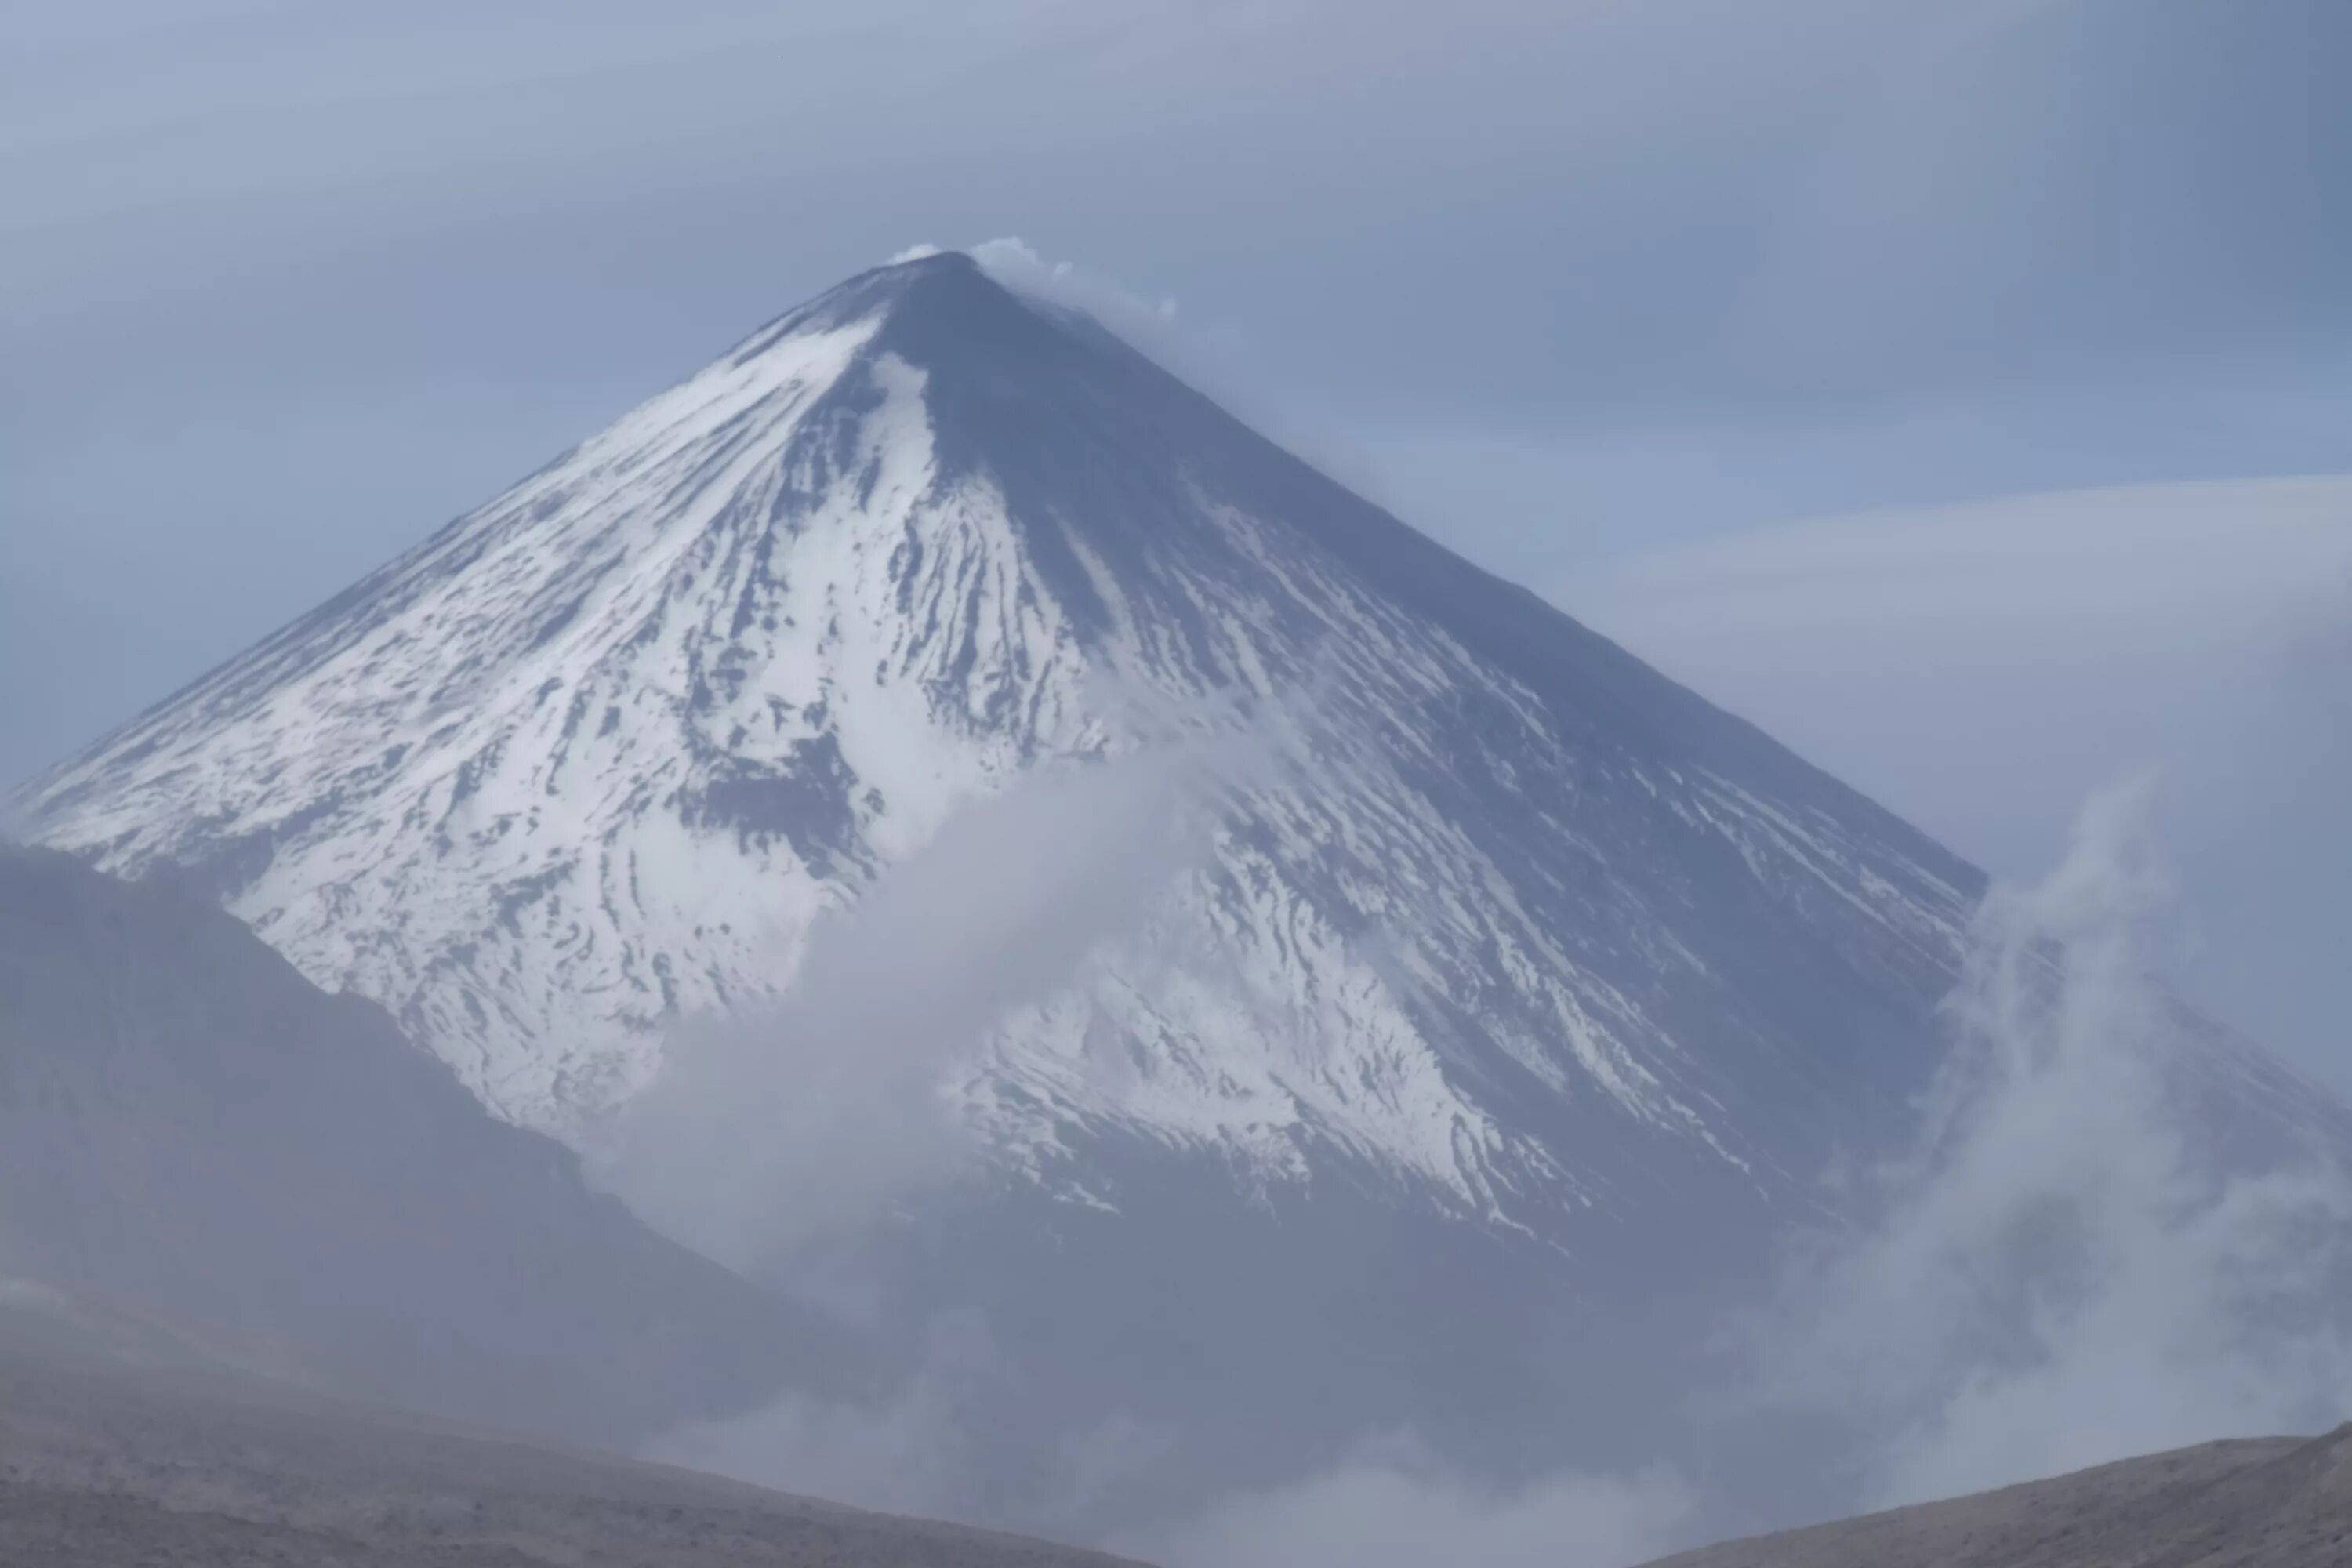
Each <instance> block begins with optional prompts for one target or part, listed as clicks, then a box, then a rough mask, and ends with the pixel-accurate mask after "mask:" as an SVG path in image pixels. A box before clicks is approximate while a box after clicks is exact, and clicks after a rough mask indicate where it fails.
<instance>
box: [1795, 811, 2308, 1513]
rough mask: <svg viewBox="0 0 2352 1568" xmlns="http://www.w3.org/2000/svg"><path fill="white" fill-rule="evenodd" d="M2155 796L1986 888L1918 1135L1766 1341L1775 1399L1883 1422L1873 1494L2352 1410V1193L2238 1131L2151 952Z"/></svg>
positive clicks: (2060, 1467)
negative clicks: (2237, 1142)
mask: <svg viewBox="0 0 2352 1568" xmlns="http://www.w3.org/2000/svg"><path fill="white" fill-rule="evenodd" d="M2146 815H2147V798H2146V791H2145V788H2144V787H2143V788H2141V789H2137V790H2133V791H2128V792H2125V793H2121V794H2118V795H2110V796H2108V797H2105V798H2103V799H2102V800H2100V801H2098V802H2096V803H2095V804H2094V805H2092V806H2091V807H2090V808H2088V809H2086V811H2085V813H2084V816H2083V819H2082V822H2081V824H2080V826H2079V827H2078V830H2077V834H2076V837H2075V842H2074V847H2073V849H2072V850H2071V851H2070V853H2069V854H2068V855H2067V857H2066V858H2065V860H2064V861H2063V864H2062V865H2060V866H2059V868H2057V869H2056V870H2055V871H2054V872H2053V873H2052V875H2051V876H2049V877H2048V878H2047V879H2044V880H2043V881H2042V882H2041V883H2039V884H2037V885H2035V886H2032V887H2030V888H2023V889H1998V890H1996V891H1995V892H1994V893H1993V894H1992V895H1991V896H1990V898H1989V899H1988V900H1986V903H1985V905H1984V907H1983V909H1982V910H1981V913H1980V915H1979V920H1978V925H1977V930H1976V933H1975V939H1974V943H1973V947H1972V949H1971V952H1970V953H1969V959H1968V963H1967V965H1966V969H1965V971H1964V973H1963V976H1962V980H1961V983H1960V985H1959V987H1958V990H1957V991H1956V992H1955V994H1954V996H1953V998H1952V1001H1951V1004H1950V1006H1951V1013H1952V1017H1953V1021H1954V1025H1955V1028H1956V1034H1957V1045H1956V1048H1955V1051H1954V1054H1953V1056H1952V1058H1951V1059H1950V1062H1949V1064H1948V1067H1947V1068H1946V1070H1945V1072H1944V1073H1943V1074H1942V1076H1941V1078H1940V1079H1939V1081H1938V1083H1937V1087H1936V1089H1935V1092H1934V1094H1933V1096H1932V1097H1931V1100H1930V1102H1929V1104H1928V1107H1927V1118H1926V1121H1925V1130H1924V1131H1923V1134H1922V1136H1921V1138H1920V1141H1919V1142H1918V1145H1917V1147H1916V1150H1915V1151H1914V1152H1913V1153H1912V1155H1911V1156H1910V1157H1909V1158H1907V1159H1906V1160H1905V1161H1903V1162H1900V1163H1897V1164H1895V1165H1894V1166H1891V1167H1889V1168H1887V1169H1885V1170H1881V1171H1878V1172H1874V1173H1871V1175H1870V1177H1869V1178H1868V1179H1867V1180H1866V1181H1865V1182H1864V1191H1863V1194H1862V1195H1863V1198H1864V1206H1865V1212H1869V1213H1872V1214H1873V1215H1874V1219H1873V1221H1872V1222H1871V1223H1870V1224H1869V1225H1867V1226H1865V1227H1864V1229H1862V1230H1861V1231H1859V1232H1858V1233H1856V1234H1853V1235H1851V1236H1846V1237H1833V1238H1829V1239H1827V1240H1825V1241H1822V1243H1820V1245H1818V1246H1817V1247H1813V1248H1811V1249H1809V1250H1806V1251H1804V1252H1802V1253H1801V1256H1800V1257H1799V1258H1798V1259H1797V1261H1796V1264H1795V1266H1794V1267H1793V1268H1792V1269H1791V1271H1790V1285H1789V1287H1788V1289H1787V1292H1786V1294H1785V1296H1784V1299H1783V1300H1781V1302H1780V1304H1779V1307H1778V1309H1777V1312H1776V1315H1775V1316H1774V1317H1773V1319H1772V1320H1771V1325H1772V1326H1771V1327H1770V1328H1769V1329H1768V1330H1767V1331H1766V1332H1765V1333H1764V1334H1763V1335H1762V1336H1761V1338H1760V1339H1759V1348H1760V1350H1761V1352H1762V1361H1761V1365H1760V1370H1759V1379H1760V1382H1761V1385H1762V1387H1763V1388H1764V1390H1765V1394H1766V1400H1767V1403H1768V1404H1777V1405H1781V1406H1784V1407H1798V1408H1808V1409H1814V1410H1819V1411H1823V1412H1827V1413H1830V1414H1832V1415H1836V1416H1838V1417H1840V1418H1842V1419H1843V1420H1844V1421H1846V1422H1848V1423H1849V1424H1850V1425H1851V1426H1852V1427H1853V1429H1854V1430H1855V1431H1857V1432H1858V1433H1859V1434H1861V1435H1862V1436H1863V1437H1864V1446H1865V1448H1866V1451H1867V1453H1868V1455H1869V1458H1868V1461H1867V1463H1866V1467H1865V1474H1864V1480H1863V1496H1862V1497H1861V1499H1860V1501H1862V1502H1864V1503H1866V1504H1874V1505H1891V1504H1895V1503H1899V1502H1905V1501H1911V1500H1920V1499H1923V1498H1927V1497H1934V1496H1943V1495H1951V1494H1955V1493H1959V1492H1966V1491H1973V1490H1978V1489H1984V1488H1988V1487H1993V1486H1999V1485H2003V1484H2006V1483H2008V1482H2011V1481H2017V1480H2022V1479H2030V1478H2032V1477H2036V1476H2042V1475H2049V1474H2053V1473H2058V1472H2062V1471H2066V1470H2071V1469H2077V1468H2084V1467H2086V1466H2089V1465H2093V1464H2097V1463H2101V1462H2104V1461H2106V1460H2109V1459H2115V1458H2125V1457H2126V1456H2129V1455H2133V1454H2137V1453H2145V1452H2149V1451H2152V1450H2158V1449H2163V1448H2168V1447H2179V1446H2183V1445H2186V1444H2189V1443H2196V1442H2203V1441H2207V1440H2209V1439H2212V1438H2216V1437H2221V1436H2246V1435H2255V1434H2267V1433H2275V1432H2281V1431H2296V1430H2310V1429H2313V1428H2315V1427H2318V1426H2325V1425H2327V1424H2330V1423H2332V1422H2334V1421H2336V1420H2338V1419H2341V1418H2342V1417H2343V1416H2344V1415H2346V1414H2347V1413H2352V1320H2347V1304H2348V1303H2352V1298H2347V1295H2346V1294H2345V1285H2346V1282H2347V1279H2352V1184H2347V1178H2346V1175H2345V1173H2344V1172H2343V1171H2342V1170H2341V1169H2340V1168H2339V1167H2338V1166H2337V1165H2336V1164H2335V1163H2332V1162H2331V1161H2327V1160H2325V1159H2323V1158H2322V1157H2320V1156H2319V1155H2317V1154H2316V1153H2307V1152H2303V1151H2299V1150H2296V1149H2294V1148H2293V1147H2292V1146H2291V1143H2290V1141H2289V1140H2288V1139H2287V1138H2286V1137H2284V1135H2283V1133H2284V1130H2274V1131H2273V1133H2272V1134H2271V1135H2270V1136H2268V1137H2266V1139H2265V1140H2264V1142H2266V1143H2268V1144H2269V1145H2270V1146H2271V1157H2270V1159H2269V1161H2268V1163H2248V1162H2247V1161H2245V1160H2244V1159H2243V1158H2242V1151H2228V1152H2225V1151H2223V1150H2222V1149H2221V1148H2220V1147H2219V1146H2218V1143H2217V1139H2216V1136H2215V1128H2216V1125H2217V1124H2216V1122H2215V1120H2214V1118H2213V1115H2212V1110H2213V1100H2212V1098H2211V1096H2212V1083H2213V1079H2211V1078H2210V1076H2207V1075H2206V1074H2204V1073H2202V1072H2200V1070H2198V1068H2197V1058H2196V1057H2195V1056H2194V1053H2197V1052H2200V1051H2202V1050H2204V1049H2205V1048H2207V1047H2203V1046H2201V1045H2198V1044H2195V1043H2191V1042H2189V1041H2188V1040H2187V1039H2186V1038H2185V1037H2184V1036H2183V1035H2182V1033H2181V1030H2180V1027H2179V1023H2178V1021H2177V1020H2178V1015H2177V1014H2176V1013H2175V1012H2174V1011H2173V1009H2172V1007H2171V1005H2170V1003H2169V1002H2168V999H2167V998H2166V997H2165V995H2164V994H2163V993H2162V992H2161V991H2160V990H2159V989H2158V987H2157V986H2155V985H2154V984H2152V983H2151V982H2150V980H2149V979H2148V977H2147V971H2146V969H2145V967H2144V963H2143V960H2142V955H2141V952H2140V951H2139V947H2138V936H2139V933H2140V932H2141V931H2143V930H2144V929H2145V927H2146V924H2147V921H2148V920H2149V919H2150V918H2151V917H2152V916H2153V915H2154V914H2155V913H2156V912H2157V911H2158V910H2159V909H2160V908H2161V905H2162V903H2163V900H2165V898H2166V897H2167V896H2168V886H2167V883H2166V881H2165V879H2164V877H2163V875H2162V873H2161V871H2160V869H2159V868H2158V865H2157V863H2156V861H2155V859H2154V858H2153V857H2152V855H2151V852H2150V851H2149V849H2148V847H2147V839H2146V837H2145V831H2144V826H2143V825H2144V822H2145V819H2146Z"/></svg>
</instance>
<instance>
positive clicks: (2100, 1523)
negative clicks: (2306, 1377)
mask: <svg viewBox="0 0 2352 1568" xmlns="http://www.w3.org/2000/svg"><path fill="white" fill-rule="evenodd" d="M2341 1563H2352V1426H2341V1427H2338V1428H2337V1429H2336V1431H2334V1432H2331V1433H2329V1434H2328V1435H2327V1436H2324V1437H2314V1438H2298V1437H2261V1438H2252V1439H2248V1440H2244V1441H2239V1442H2228V1443H2207V1444H2204V1445H2201V1446H2200V1447H2194V1448H2181V1449H2178V1450H2175V1451H2174V1452H2171V1453H2168V1454H2154V1455H2150V1456H2148V1457H2147V1458H2137V1459H2126V1460H2124V1461H2122V1462H2120V1463H2118V1464H2113V1465H2103V1466H2100V1467H2099V1468H2096V1469H2090V1470H2082V1471H2078V1472H2076V1473H2075V1474H2074V1475H2068V1476H2058V1477H2054V1478H2053V1479H2049V1480H2043V1481H2030V1482H2027V1483H2026V1484H2024V1485H2022V1486H2014V1487H2008V1488H2004V1489H2001V1490H2000V1491H1992V1492H1981V1493H1979V1494H1977V1495H1976V1496H1974V1497H1964V1498H1955V1499H1952V1500H1948V1501H1945V1502H1932V1503H1922V1504H1920V1505H1918V1506H1916V1507H1914V1508H1904V1509H1896V1510H1893V1511H1891V1512H1887V1513H1875V1514H1871V1515H1868V1516H1866V1517H1864V1518H1862V1519H1850V1520H1844V1521H1840V1522H1838V1523H1835V1524H1824V1525H1817V1526H1814V1527H1812V1528H1811V1529H1807V1530H1792V1531H1786V1532H1784V1533H1781V1534H1778V1535H1767V1536H1760V1537H1758V1538H1757V1539H1755V1540H1752V1541H1735V1542H1728V1543H1727V1544H1725V1545H1721V1546H1710V1547H1706V1548H1704V1549H1702V1550H1700V1551H1697V1552H1685V1553H1683V1554H1681V1555H1679V1556H1675V1557H1669V1558H1666V1559H1664V1561H1662V1562H1660V1563H1653V1564H1651V1565H1650V1568H2335V1565H2336V1564H2341Z"/></svg>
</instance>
